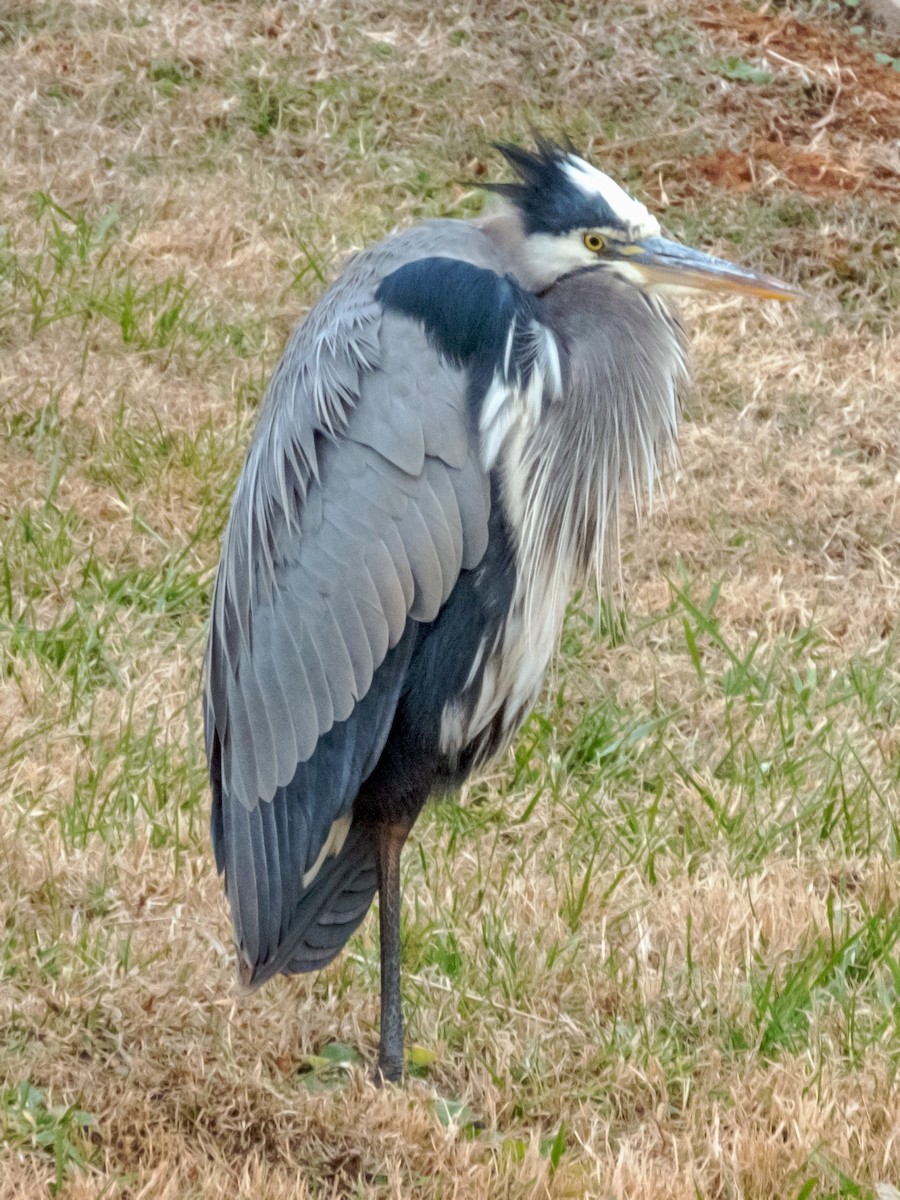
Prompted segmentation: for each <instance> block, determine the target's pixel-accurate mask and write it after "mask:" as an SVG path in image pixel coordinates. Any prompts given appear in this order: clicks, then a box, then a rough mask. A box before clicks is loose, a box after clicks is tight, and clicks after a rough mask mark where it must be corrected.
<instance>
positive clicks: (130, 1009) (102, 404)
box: [0, 0, 900, 1200]
mask: <svg viewBox="0 0 900 1200" xmlns="http://www.w3.org/2000/svg"><path fill="white" fill-rule="evenodd" d="M758 7H759V6H758V5H754V6H751V7H750V8H744V7H742V6H740V5H737V4H732V3H726V4H700V3H697V4H694V3H692V4H689V5H676V4H673V3H668V2H666V0H653V3H651V4H650V5H645V6H634V5H616V4H610V5H607V6H603V7H602V8H598V6H595V5H588V4H582V3H574V4H571V5H564V6H563V5H553V4H542V3H537V2H535V3H531V4H526V5H521V4H514V3H512V0H509V3H507V2H506V0H502V2H501V3H498V4H496V5H492V6H491V7H490V11H488V10H487V9H485V10H482V9H480V8H478V7H477V6H474V7H473V6H470V5H457V6H455V7H454V6H451V7H449V8H446V9H443V10H441V11H440V12H437V11H433V10H431V9H430V8H427V6H425V7H423V6H418V5H413V4H408V3H405V2H403V3H398V4H396V5H393V6H389V7H387V8H386V7H385V6H381V7H380V8H379V7H377V6H376V7H370V6H367V5H365V4H352V5H351V4H349V3H343V2H340V0H330V2H329V3H327V4H323V5H318V6H315V8H314V10H313V9H309V11H306V10H304V11H303V13H300V12H297V11H294V10H293V9H292V8H291V7H290V6H279V5H273V6H269V7H266V8H261V7H259V6H256V5H252V4H250V3H234V4H231V3H228V4H225V3H212V4H207V5H204V6H203V10H202V14H200V13H199V12H198V11H195V10H194V8H192V7H191V6H184V5H180V4H178V3H175V2H174V0H166V2H165V3H162V4H160V5H158V6H156V8H154V9H153V11H152V12H151V11H150V10H148V11H147V12H146V13H144V12H141V11H139V10H137V9H135V8H133V6H128V5H124V4H120V3H118V0H102V2H101V3H98V4H95V5H90V6H84V5H79V4H73V3H64V2H58V0H48V2H46V3H44V2H41V3H37V2H35V3H27V4H21V5H19V6H17V7H16V8H14V9H13V10H11V11H10V12H9V13H5V14H4V15H3V16H0V62H2V66H3V70H2V71H0V110H2V115H3V123H4V129H5V130H6V131H7V136H6V137H5V139H4V142H3V145H2V146H0V165H2V171H0V178H2V183H0V188H2V205H0V207H2V210H3V214H4V215H3V222H4V223H3V227H2V229H0V478H2V479H3V482H4V486H3V489H2V494H0V540H2V554H0V681H2V687H0V793H2V803H0V1030H2V1033H0V1198H2V1200H7V1198H10V1200H12V1198H13V1197H16V1198H19V1197H25V1196H28V1197H31V1196H38V1195H43V1194H54V1195H60V1196H63V1197H71V1198H73V1200H81V1198H85V1197H100V1196H106V1197H109V1196H119V1197H123V1198H132V1197H133V1198H134V1200H137V1198H138V1197H148V1196H152V1197H154V1198H156V1197H159V1198H161V1200H194V1198H199V1197H206V1196H218V1195H230V1196H236V1197H250V1196H266V1197H272V1200H279V1198H280V1197H285V1198H287V1197H292V1198H293V1197H300V1198H303V1197H330V1196H342V1197H343V1196H348V1197H351V1196H355V1197H364V1196H365V1197H369V1196H384V1197H389V1196H404V1197H405V1196H417V1197H426V1196H428V1197H432V1196H434V1197H437V1196H484V1195H488V1196H491V1197H503V1196H508V1197H525V1196H529V1197H537V1196H554V1197H564V1196H572V1197H574V1196H579V1197H580V1196H592V1197H593V1196H596V1197H606V1196H610V1195H615V1196H617V1197H620V1196H621V1197H644V1196H648V1197H649V1196H652V1197H673V1198H679V1200H680V1198H682V1197H696V1196H698V1195H701V1196H704V1197H741V1198H746V1200H754V1198H757V1197H758V1198H762V1197H770V1196H773V1195H777V1196H781V1197H786V1198H787V1200H810V1198H811V1197H815V1198H825V1197H837V1196H863V1197H871V1196H876V1195H877V1196H878V1197H879V1200H888V1198H889V1197H890V1196H892V1195H895V1194H896V1193H895V1192H893V1191H891V1190H890V1185H891V1184H893V1185H897V1182H898V1180H900V1150H898V1146H900V1136H898V1135H900V1103H898V1099H897V1096H898V1091H897V1087H896V1071H897V1062H898V1055H900V1030H898V1027H897V1013H898V1011H900V996H898V993H900V921H898V918H897V915H896V914H897V912H898V900H900V868H898V812H900V809H898V795H900V739H898V733H897V730H898V727H900V664H898V655H897V637H898V633H897V611H898V597H900V536H898V529H900V522H898V514H897V498H896V496H897V487H896V481H897V473H898V470H900V418H898V413H897V404H896V396H897V387H898V373H897V367H896V363H897V361H898V360H900V355H898V353H897V340H898V330H897V323H896V304H897V299H898V289H900V283H898V279H900V273H898V259H897V255H898V248H900V242H898V238H897V232H896V220H895V216H896V198H897V185H898V180H900V163H898V161H897V156H896V144H895V142H894V140H893V133H894V131H895V130H896V108H895V107H892V106H893V105H894V104H895V101H896V98H897V97H898V96H900V92H896V91H895V90H894V89H895V88H896V87H897V85H896V83H895V79H896V77H897V73H896V71H892V69H891V66H890V64H889V63H886V62H885V61H883V60H884V59H885V57H887V58H891V60H892V61H893V59H894V58H895V56H896V46H895V45H892V44H891V42H890V39H889V37H888V36H887V35H886V34H884V33H881V32H879V31H878V29H877V28H874V27H869V25H868V24H866V18H865V17H864V16H863V17H861V16H860V14H859V12H858V11H857V6H855V5H849V4H834V3H831V4H821V3H815V4H801V3H799V2H798V3H797V4H795V5H778V6H773V7H772V8H771V9H770V10H766V11H765V12H764V13H760V12H759V11H758ZM860 22H861V23H862V26H863V28H862V31H861V32H860V31H859V30H858V29H856V26H857V24H859V23H860ZM879 56H881V57H879ZM532 123H533V124H535V125H537V126H539V127H540V128H542V129H544V130H546V131H548V132H550V133H556V132H561V131H563V130H566V131H568V132H569V133H571V135H572V136H573V138H574V139H575V140H576V141H577V142H579V143H581V144H584V145H585V146H590V147H591V148H592V153H593V154H594V156H595V158H596V159H597V160H598V161H599V162H600V163H602V164H605V165H607V166H608V167H609V169H610V170H611V171H612V172H613V173H615V174H616V175H617V176H618V177H619V178H621V179H622V180H623V181H626V182H628V183H629V185H630V186H631V187H632V188H633V189H634V190H635V191H636V192H637V193H638V194H639V195H641V197H642V198H643V199H645V200H646V201H647V202H648V203H649V204H651V206H652V207H654V209H655V210H657V211H658V212H659V213H660V217H661V219H662V221H663V222H664V223H665V224H666V226H667V227H668V228H669V229H670V230H671V231H672V232H673V233H675V234H677V235H679V236H681V237H683V238H684V239H685V240H687V241H690V242H693V243H695V244H697V245H701V246H703V247H704V248H706V249H709V250H711V251H713V252H719V253H724V254H726V255H732V256H734V257H739V258H741V259H743V260H745V261H747V262H749V263H751V264H753V265H756V266H758V267H760V268H762V269H766V270H769V271H772V272H774V273H779V274H785V275H787V276H788V277H790V278H792V279H794V280H796V281H798V282H800V283H801V284H802V285H803V286H804V287H805V288H806V289H807V290H808V291H809V292H810V294H811V296H812V299H811V300H810V301H809V302H808V303H806V304H803V305H799V306H796V307H795V308H793V309H790V310H782V309H774V308H770V307H765V306H763V307H758V308H754V307H753V306H738V305H736V304H733V303H728V304H712V305H710V304H708V303H706V304H703V305H701V304H691V305H690V306H689V307H688V310H687V316H688V320H689V323H690V326H691V329H692V337H693V343H694V349H695V362H696V377H697V384H696V388H695V390H694V393H693V394H692V396H691V397H690V398H689V403H688V406H687V411H686V414H685V421H684V425H683V431H682V461H681V464H680V466H679V468H678V471H677V472H676V473H675V474H674V475H673V478H672V479H671V481H670V486H669V488H668V496H669V498H668V503H667V506H666V508H665V510H664V511H658V512H656V513H654V514H653V515H652V516H651V517H650V518H648V519H647V520H646V521H645V522H644V524H643V526H642V528H640V529H639V530H638V529H635V530H632V531H630V533H629V536H628V539H627V543H626V544H627V553H626V555H625V561H624V564H623V575H624V584H625V586H624V590H623V598H622V599H621V601H620V602H618V603H613V598H612V597H605V598H604V600H603V602H602V603H601V604H597V603H596V602H595V601H594V599H593V598H591V597H587V596H583V597H578V598H576V600H575V601H574V602H573V605H572V607H571V609H570V612H569V615H568V618H567V621H566V626H565V629H564V634H563V640H562V647H561V651H560V656H559V661H558V663H557V666H556V668H555V669H554V672H553V675H552V678H550V679H549V680H548V683H547V687H546V689H545V692H544V695H543V697H542V700H541V702H540V704H539V705H538V707H537V709H536V711H535V713H534V714H533V715H532V717H531V719H530V720H529V722H528V724H527V725H526V727H525V729H524V730H523V732H522V735H521V737H520V738H519V740H518V742H517V744H516V746H515V747H514V749H513V750H512V751H511V752H510V755H509V756H508V758H507V759H505V760H504V761H503V762H500V763H498V764H496V765H495V767H493V768H492V769H491V771H490V772H489V773H487V774H486V775H484V776H482V777H480V778H478V779H476V780H473V781H472V782H471V783H470V784H469V785H468V786H467V788H466V789H465V791H464V794H463V795H462V796H461V797H460V798H459V802H457V800H455V799H454V800H452V801H449V802H447V803H443V804H440V805H436V806H434V807H432V808H430V809H429V810H428V811H427V812H426V814H424V816H423V818H422V820H421V821H420V823H419V826H418V828H417V830H416V833H415V835H414V838H413V842H412V843H411V846H410V849H409V851H408V853H407V855H406V858H405V866H404V871H405V894H406V897H407V901H406V906H405V911H404V917H403V921H404V930H403V932H404V956H405V963H404V965H405V973H404V999H405V1005H406V1011H407V1014H408V1017H409V1024H410V1040H411V1068H410V1079H409V1082H408V1084H407V1085H406V1087H405V1089H404V1090H393V1089H391V1090H387V1091H384V1092H376V1091H374V1090H373V1088H372V1087H371V1085H370V1084H369V1082H368V1080H367V1076H366V1068H365V1064H366V1063H367V1062H370V1061H371V1060H372V1058H373V1053H374V1049H375V1045H376V1040H377V1003H376V996H377V986H378V948H377V936H376V922H375V921H374V920H373V918H371V917H370V918H369V919H368V920H367V922H366V923H365V925H364V926H363V928H362V929H361V930H360V932H359V934H358V935H357V936H356V937H355V938H354V939H353V940H352V942H351V944H350V946H349V947H348V949H347V951H346V952H345V953H344V954H343V955H342V956H341V957H340V958H339V959H338V960H337V961H336V962H335V963H334V964H333V965H332V966H331V967H329V968H328V969H327V970H326V971H324V972H322V973H320V974H319V975H316V976H312V977H308V978H307V977H302V978H297V979H293V980H282V981H277V982H274V983H272V984H270V985H268V986H267V987H266V988H265V989H263V990H262V991H261V992H259V993H256V994H254V995H253V996H250V997H239V996H237V995H236V994H235V991H234V988H233V982H232V981H233V961H232V956H231V951H230V930H229V926H228V920H227V915H226V913H225V908H224V902H223V898H222V894H221V892H222V889H221V884H220V881H219V880H218V879H217V877H216V875H215V871H214V867H213V864H212V860H211V852H210V848H209V843H208V837H207V832H206V824H207V811H208V796H207V789H206V781H205V767H204V755H203V747H202V731H201V728H200V718H199V702H198V695H199V671H200V662H201V658H202V651H203V642H204V627H205V620H206V614H207V611H208V606H209V598H210V588H211V580H212V571H213V569H214V566H215V562H216V558H217V552H218V539H219V536H220V534H221V530H222V528H223V525H224V521H225V518H226V514H227V509H228V503H229V498H230V495H231V491H232V488H233V485H234V481H235V479H236V476H237V472H238V470H239V468H240V464H241V459H242V453H243V449H244V447H245V445H246V443H247V439H248V437H249V433H250V429H251V427H252V423H253V420H254V415H255V410H256V407H257V404H258V401H259V397H260V395H261V393H262V390H263V388H264V385H265V380H266V378H267V377H268V374H269V373H270V371H271V370H272V368H273V367H274V364H275V362H276V361H277V359H278V356H279V353H280V351H281V348H282V346H283V344H284V340H285V338H286V336H287V334H288V332H289V330H290V329H291V328H292V326H293V325H294V324H295V323H296V321H297V320H298V319H299V318H300V317H301V316H302V314H303V312H304V311H305V309H306V307H307V306H308V305H309V304H310V303H312V301H313V300H314V299H315V297H316V295H317V294H318V293H319V291H320V290H321V287H322V285H323V282H324V281H326V280H327V279H329V278H331V277H333V276H334V274H335V273H336V272H337V270H338V269H339V267H340V263H341V261H342V259H343V258H344V257H345V255H346V254H347V253H349V252H351V251H352V250H354V249H356V248H358V247H359V246H360V245H362V244H364V243H365V242H367V241H370V240H372V239H374V238H376V237H379V236H381V235H382V234H383V233H384V232H386V231H387V230H388V229H389V228H391V227H393V226H394V225H396V224H406V223H408V222H410V221H413V220H418V219H421V218H423V217H427V216H432V215H451V216H457V217H465V216H468V215H471V214H473V213H475V212H477V211H478V209H479V206H480V203H481V199H480V195H479V193H478V191H477V188H476V187H475V186H473V183H472V181H473V180H475V181H477V180H478V179H480V178H482V177H484V178H490V179H495V178H497V177H498V172H499V171H500V169H501V168H500V166H499V164H498V163H497V162H496V159H495V156H494V155H493V154H492V152H491V151H490V149H489V142H490V140H492V139H494V138H514V139H517V140H520V139H523V138H525V137H526V136H527V132H528V127H529V125H530V124H532Z"/></svg>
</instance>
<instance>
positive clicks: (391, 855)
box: [375, 824, 409, 1083]
mask: <svg viewBox="0 0 900 1200" xmlns="http://www.w3.org/2000/svg"><path fill="white" fill-rule="evenodd" d="M408 834H409V826H408V825H386V824H385V825H378V826H377V837H378V918H379V929H380V933H381V1043H380V1045H379V1048H378V1070H377V1071H376V1073H375V1079H376V1082H379V1083H380V1082H382V1081H383V1080H387V1081H388V1082H389V1083H396V1082H397V1081H398V1080H399V1079H400V1078H401V1076H402V1075H403V1008H402V1005H401V1000H400V904H401V897H400V851H401V850H402V849H403V843H404V842H405V841H406V838H407V836H408Z"/></svg>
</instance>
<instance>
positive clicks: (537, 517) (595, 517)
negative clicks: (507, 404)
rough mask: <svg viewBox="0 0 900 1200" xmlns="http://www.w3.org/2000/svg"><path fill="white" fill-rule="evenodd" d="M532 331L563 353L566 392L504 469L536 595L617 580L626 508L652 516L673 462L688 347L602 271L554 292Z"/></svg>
mask: <svg viewBox="0 0 900 1200" xmlns="http://www.w3.org/2000/svg"><path fill="white" fill-rule="evenodd" d="M540 319H541V320H542V321H543V322H544V323H545V324H546V325H547V326H548V327H549V328H550V329H551V330H552V331H553V333H554V335H555V337H556V340H557V343H558V345H559V347H560V358H561V362H562V371H563V388H562V395H561V397H560V398H559V399H557V400H552V401H545V409H544V412H543V415H542V418H541V420H540V421H539V422H538V424H537V426H536V427H535V428H534V429H533V431H532V432H531V433H530V435H529V436H528V437H527V439H524V440H522V439H519V440H518V441H517V440H516V439H511V442H510V445H509V450H508V456H507V459H506V462H505V464H504V484H505V489H506V493H507V502H508V504H509V507H510V515H511V517H512V520H513V524H514V526H516V528H517V534H518V537H519V559H520V570H523V571H524V572H525V573H526V575H530V577H531V578H530V580H529V584H530V586H531V587H536V588H541V587H546V586H547V581H550V585H551V586H553V587H556V586H557V581H558V585H559V587H560V588H565V589H568V588H569V587H571V586H572V585H573V584H574V583H576V582H578V581H582V582H583V581H586V579H587V578H589V577H590V576H591V575H595V576H596V579H597V582H598V585H599V584H600V582H601V580H602V578H603V577H604V576H605V575H607V574H608V573H609V572H610V569H611V568H612V571H613V573H617V572H618V569H619V565H620V545H619V527H620V518H621V514H622V511H623V508H626V507H627V508H629V509H633V510H634V511H636V512H638V513H639V512H640V510H641V508H642V507H643V506H644V505H645V504H647V505H649V504H652V501H653V494H654V490H655V487H656V484H657V481H658V478H659V476H660V473H661V470H662V468H663V466H664V465H665V463H666V461H667V460H669V459H670V458H671V457H673V456H674V453H675V449H676V437H677V422H678V413H679V398H678V397H679V391H680V389H681V387H682V385H683V384H684V383H685V382H686V379H687V365H686V341H685V336H684V332H683V330H682V327H681V324H680V323H679V321H678V319H677V318H676V317H675V316H674V315H673V313H672V312H671V311H670V310H669V309H668V308H667V307H666V306H665V304H664V303H663V302H662V301H660V300H658V299H657V298H655V297H650V296H646V295H644V294H643V293H642V292H640V291H639V290H638V289H637V288H635V287H634V286H632V285H630V284H628V283H625V282H623V281H621V280H619V279H617V278H615V277H611V276H609V275H607V274H606V273H605V272H601V271H590V272H584V273H580V274H576V275H572V276H570V277H568V278H564V279H562V280H560V282H559V283H558V284H556V285H555V286H554V287H553V288H551V289H550V291H548V292H546V293H545V294H544V296H543V297H542V299H541V314H540ZM510 456H514V457H515V458H516V459H517V460H518V461H516V462H513V461H512V459H511V457H510ZM516 477H517V478H518V483H516V482H515V479H516ZM529 590H530V589H529Z"/></svg>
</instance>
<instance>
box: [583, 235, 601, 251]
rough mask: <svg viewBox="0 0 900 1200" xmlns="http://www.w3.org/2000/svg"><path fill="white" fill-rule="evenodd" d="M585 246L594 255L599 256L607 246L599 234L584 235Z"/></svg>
mask: <svg viewBox="0 0 900 1200" xmlns="http://www.w3.org/2000/svg"><path fill="white" fill-rule="evenodd" d="M584 244H585V246H586V247H587V248H588V250H590V252H591V253H592V254H599V253H600V251H601V250H602V249H603V247H604V246H605V245H606V243H605V242H604V240H603V238H602V237H601V236H600V234H599V233H586V234H585V235H584Z"/></svg>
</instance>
